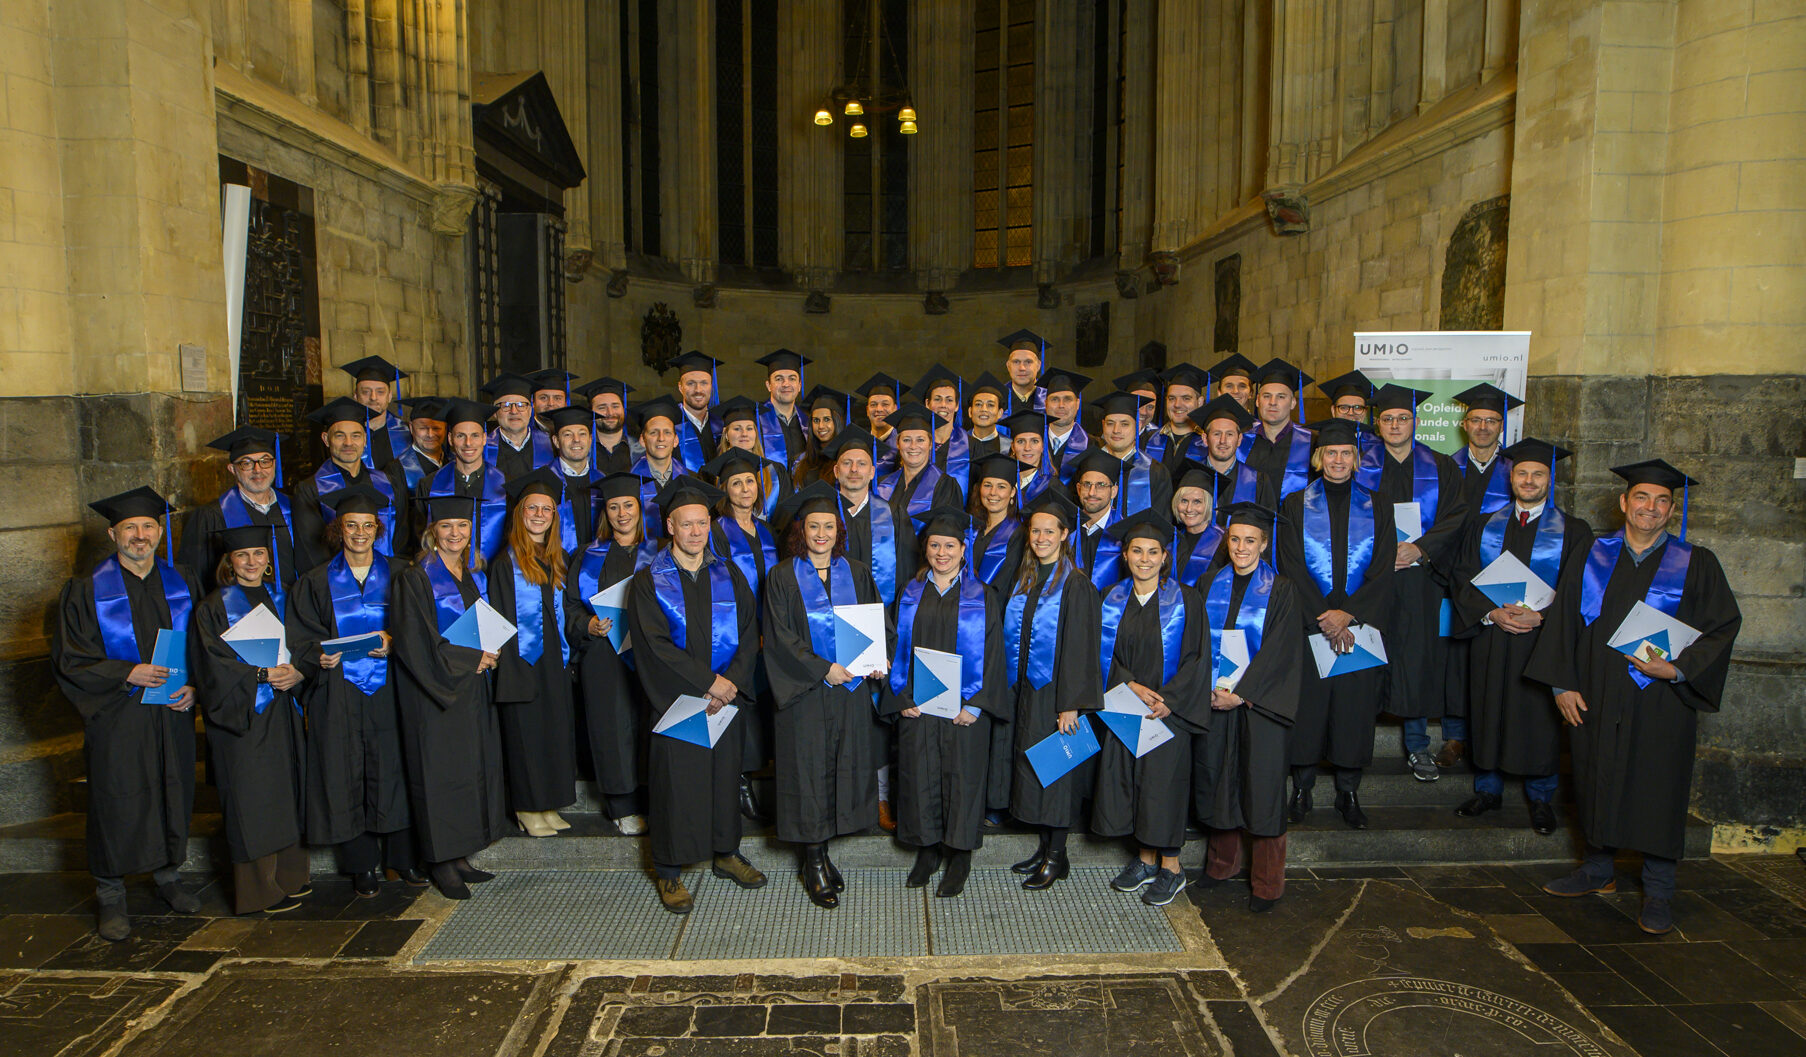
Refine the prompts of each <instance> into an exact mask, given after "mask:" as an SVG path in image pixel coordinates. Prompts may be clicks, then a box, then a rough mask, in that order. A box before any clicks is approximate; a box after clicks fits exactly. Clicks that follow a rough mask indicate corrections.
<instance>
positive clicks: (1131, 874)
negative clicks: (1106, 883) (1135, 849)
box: [1110, 859, 1160, 892]
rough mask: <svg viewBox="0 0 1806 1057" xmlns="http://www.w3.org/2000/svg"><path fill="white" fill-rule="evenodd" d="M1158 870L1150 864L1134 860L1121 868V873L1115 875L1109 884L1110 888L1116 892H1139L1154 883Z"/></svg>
mask: <svg viewBox="0 0 1806 1057" xmlns="http://www.w3.org/2000/svg"><path fill="white" fill-rule="evenodd" d="M1159 869H1160V868H1159V867H1158V866H1155V865H1154V864H1153V863H1151V862H1142V861H1141V860H1140V859H1136V860H1135V861H1134V862H1132V863H1130V864H1129V865H1127V866H1125V867H1123V868H1122V873H1119V874H1117V875H1116V880H1114V881H1111V882H1110V887H1111V888H1114V889H1116V890H1117V891H1118V892H1139V891H1141V890H1142V889H1143V888H1146V887H1147V886H1148V885H1151V884H1153V883H1154V874H1155V873H1157V872H1158V871H1159Z"/></svg>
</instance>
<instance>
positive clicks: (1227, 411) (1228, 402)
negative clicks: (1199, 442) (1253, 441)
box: [1186, 394, 1254, 433]
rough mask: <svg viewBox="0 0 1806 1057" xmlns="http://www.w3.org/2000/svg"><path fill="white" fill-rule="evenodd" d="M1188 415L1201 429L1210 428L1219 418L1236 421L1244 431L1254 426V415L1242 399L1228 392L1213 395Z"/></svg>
mask: <svg viewBox="0 0 1806 1057" xmlns="http://www.w3.org/2000/svg"><path fill="white" fill-rule="evenodd" d="M1186 417H1187V418H1189V419H1191V421H1192V422H1194V423H1195V424H1196V425H1197V427H1198V428H1199V429H1209V428H1210V424H1211V423H1212V422H1215V421H1216V420H1217V419H1219V418H1226V419H1229V420H1230V421H1232V422H1234V423H1235V426H1236V428H1237V429H1239V430H1241V431H1242V432H1243V433H1246V432H1248V431H1249V430H1251V429H1253V428H1254V416H1253V415H1250V414H1249V413H1248V409H1247V408H1245V407H1243V406H1242V402H1241V401H1240V400H1237V399H1236V398H1235V397H1233V396H1229V395H1227V394H1224V395H1223V396H1213V397H1211V398H1210V399H1209V400H1208V401H1206V402H1205V403H1204V404H1203V405H1201V406H1199V407H1196V408H1193V409H1192V413H1191V414H1190V415H1187V416H1186Z"/></svg>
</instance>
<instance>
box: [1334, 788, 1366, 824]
mask: <svg viewBox="0 0 1806 1057" xmlns="http://www.w3.org/2000/svg"><path fill="white" fill-rule="evenodd" d="M1336 810H1337V811H1340V812H1341V813H1342V821H1344V822H1346V823H1348V827H1349V828H1350V829H1366V828H1367V812H1365V811H1362V810H1361V798H1360V797H1358V796H1356V795H1355V794H1354V793H1352V792H1349V793H1337V794H1336Z"/></svg>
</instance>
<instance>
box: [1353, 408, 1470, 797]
mask: <svg viewBox="0 0 1806 1057" xmlns="http://www.w3.org/2000/svg"><path fill="white" fill-rule="evenodd" d="M1429 395H1430V394H1428V393H1426V392H1423V391H1422V390H1417V389H1406V388H1404V387H1403V386H1398V385H1390V384H1388V385H1384V386H1381V387H1380V388H1379V389H1378V390H1377V391H1376V392H1375V393H1374V394H1373V414H1374V423H1375V425H1376V426H1377V432H1378V433H1379V437H1380V440H1381V441H1382V443H1381V444H1380V445H1377V446H1374V447H1371V448H1369V449H1367V451H1366V452H1365V453H1364V456H1363V458H1362V460H1361V469H1360V471H1359V472H1358V474H1357V477H1358V480H1359V483H1360V485H1361V487H1363V488H1366V489H1368V490H1369V491H1370V492H1372V493H1373V499H1374V502H1375V503H1377V504H1381V505H1385V506H1387V507H1390V508H1391V509H1392V510H1393V512H1394V514H1396V513H1397V510H1398V504H1401V503H1416V504H1418V513H1419V517H1420V519H1421V522H1422V528H1423V532H1422V534H1420V535H1419V536H1417V537H1416V538H1415V539H1414V540H1410V541H1403V540H1401V541H1400V542H1399V543H1398V544H1397V549H1396V553H1395V556H1394V558H1393V563H1392V564H1393V566H1394V570H1395V571H1394V572H1393V574H1392V609H1391V612H1390V613H1389V614H1388V615H1387V622H1386V626H1385V628H1386V656H1387V658H1388V659H1389V660H1390V662H1391V663H1390V665H1389V667H1390V668H1391V669H1392V671H1391V673H1390V677H1389V678H1388V679H1387V683H1386V694H1385V703H1384V704H1383V705H1382V708H1383V710H1384V711H1386V712H1390V713H1391V714H1393V715H1395V716H1397V717H1399V718H1400V719H1402V720H1404V723H1403V727H1404V742H1405V754H1406V759H1407V762H1408V763H1409V764H1410V768H1411V774H1412V775H1413V776H1414V777H1415V778H1416V779H1417V780H1418V781H1420V782H1433V781H1435V780H1436V779H1437V777H1438V775H1439V774H1440V770H1439V769H1438V768H1437V766H1436V760H1435V758H1434V757H1433V756H1431V754H1430V736H1429V733H1428V730H1429V721H1430V720H1432V719H1440V718H1441V717H1442V716H1443V715H1444V714H1452V715H1464V714H1465V713H1466V711H1467V710H1466V706H1465V705H1463V704H1461V703H1460V701H1461V699H1462V698H1465V697H1466V696H1467V687H1466V686H1464V685H1463V686H1460V687H1451V686H1450V680H1451V679H1453V678H1455V677H1456V676H1457V675H1458V674H1459V669H1458V667H1455V666H1454V661H1453V653H1454V650H1453V648H1452V647H1451V646H1450V644H1449V638H1448V636H1447V635H1445V634H1443V632H1442V612H1443V607H1444V606H1445V605H1446V604H1447V599H1448V589H1449V577H1450V574H1451V573H1452V572H1453V570H1454V567H1455V559H1456V557H1457V555H1458V554H1459V553H1460V550H1461V536H1462V530H1463V527H1464V526H1465V525H1466V519H1467V497H1466V495H1465V493H1464V492H1463V491H1462V485H1461V471H1460V470H1458V469H1456V468H1455V463H1454V461H1453V460H1452V459H1450V458H1449V457H1448V456H1447V455H1444V454H1442V453H1441V452H1439V451H1434V450H1432V449H1431V448H1430V446H1429V445H1427V444H1424V443H1423V442H1421V441H1418V440H1416V439H1414V434H1415V432H1416V428H1417V405H1418V404H1419V403H1422V402H1423V400H1424V399H1425V398H1426V397H1428V396H1429ZM1341 421H1347V420H1346V419H1342V420H1341ZM1396 521H1397V519H1396V517H1395V518H1394V523H1395V524H1396ZM1396 535H1397V533H1396V532H1394V536H1396ZM1451 690H1458V691H1459V692H1458V693H1452V692H1451ZM1451 709H1452V710H1453V711H1451Z"/></svg>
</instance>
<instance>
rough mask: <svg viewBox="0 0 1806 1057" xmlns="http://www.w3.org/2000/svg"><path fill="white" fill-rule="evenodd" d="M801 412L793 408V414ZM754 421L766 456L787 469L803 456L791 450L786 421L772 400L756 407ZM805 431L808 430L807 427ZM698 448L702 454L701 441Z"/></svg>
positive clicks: (760, 444)
mask: <svg viewBox="0 0 1806 1057" xmlns="http://www.w3.org/2000/svg"><path fill="white" fill-rule="evenodd" d="M801 413H802V412H801V411H800V410H798V409H796V408H792V410H791V414H792V415H800V414H801ZM753 421H754V422H756V423H757V424H758V426H759V447H760V448H761V449H763V450H764V452H765V457H766V458H767V459H770V460H772V461H773V462H776V463H778V464H779V465H781V466H783V467H784V468H785V469H789V468H790V467H792V466H794V465H796V460H798V459H800V458H802V453H801V452H795V453H793V452H791V451H790V445H789V443H788V442H787V441H786V440H785V438H784V422H783V420H782V419H780V418H778V409H777V408H775V407H772V406H771V401H769V400H767V401H765V402H764V403H762V404H760V405H759V406H758V407H757V408H756V409H754V411H753ZM805 432H807V430H806V429H805ZM696 450H697V453H698V454H701V452H702V445H701V443H700V442H699V443H698V444H697V446H696Z"/></svg>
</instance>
